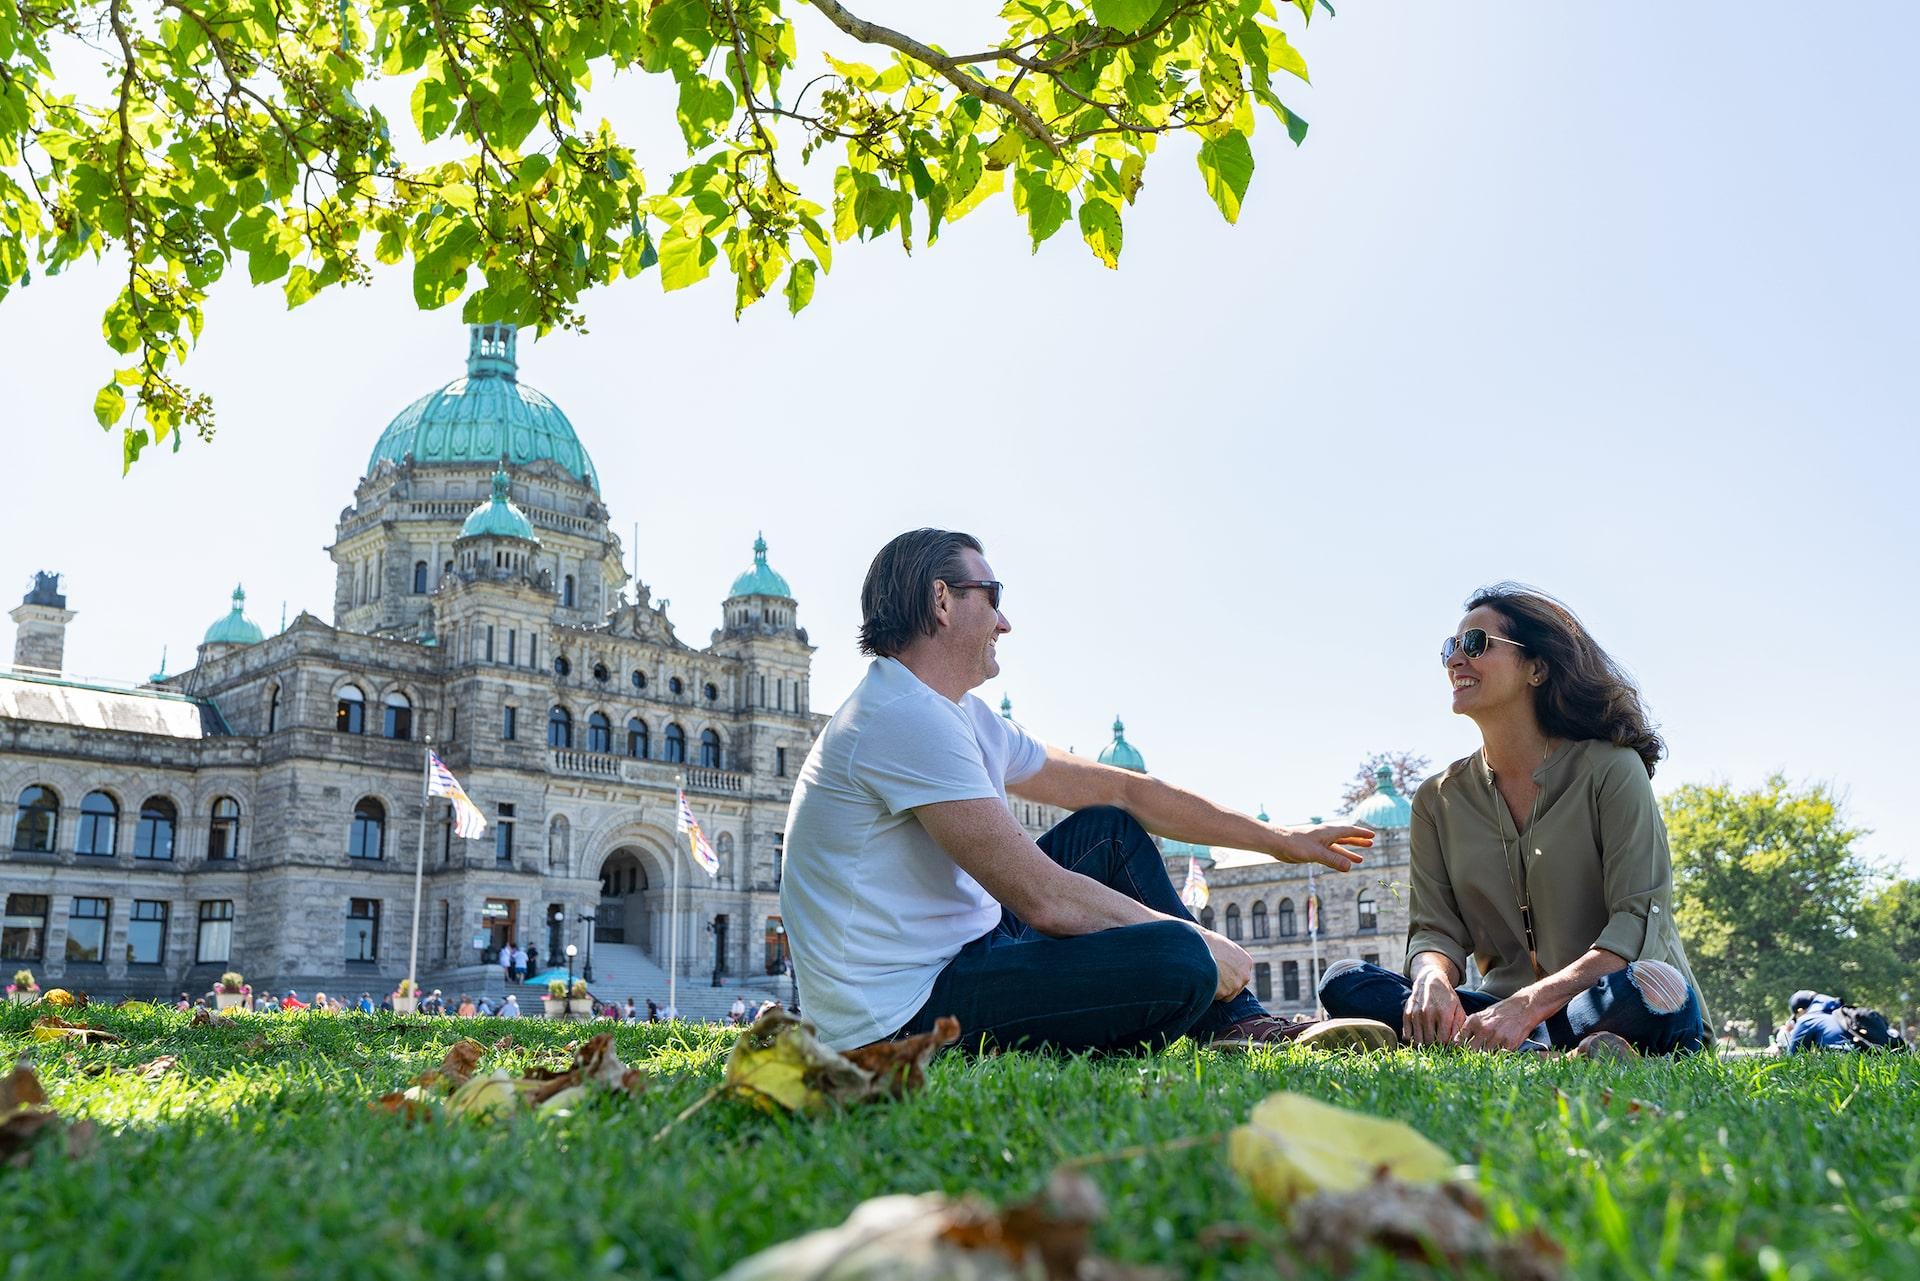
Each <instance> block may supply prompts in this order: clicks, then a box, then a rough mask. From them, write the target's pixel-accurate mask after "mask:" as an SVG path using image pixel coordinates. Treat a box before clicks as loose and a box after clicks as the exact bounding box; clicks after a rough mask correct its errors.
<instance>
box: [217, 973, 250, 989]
mask: <svg viewBox="0 0 1920 1281" xmlns="http://www.w3.org/2000/svg"><path fill="white" fill-rule="evenodd" d="M246 987H247V981H246V979H244V978H242V977H241V976H240V971H238V970H228V971H227V972H226V973H225V974H222V975H221V976H220V990H221V991H222V992H244V991H245V990H246Z"/></svg>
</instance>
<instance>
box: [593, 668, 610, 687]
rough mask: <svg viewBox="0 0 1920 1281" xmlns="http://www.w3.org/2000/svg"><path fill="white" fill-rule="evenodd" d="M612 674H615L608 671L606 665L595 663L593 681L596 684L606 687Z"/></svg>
mask: <svg viewBox="0 0 1920 1281" xmlns="http://www.w3.org/2000/svg"><path fill="white" fill-rule="evenodd" d="M612 674H613V673H611V672H609V671H608V670H607V665H606V664H605V663H595V664H594V665H593V679H594V682H595V683H596V684H599V685H605V684H606V683H607V677H609V676H611V675H612Z"/></svg>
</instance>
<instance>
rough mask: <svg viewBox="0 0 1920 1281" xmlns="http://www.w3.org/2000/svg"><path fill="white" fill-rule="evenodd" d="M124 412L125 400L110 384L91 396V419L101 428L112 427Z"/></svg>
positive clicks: (116, 388) (125, 408)
mask: <svg viewBox="0 0 1920 1281" xmlns="http://www.w3.org/2000/svg"><path fill="white" fill-rule="evenodd" d="M126 412H127V398H126V397H125V396H123V395H121V394H120V389H119V388H118V387H116V386H114V385H113V384H112V383H108V384H107V385H106V386H104V387H102V388H101V389H100V390H99V391H97V392H95V393H94V394H93V417H94V420H95V421H97V422H98V423H99V424H100V425H101V426H102V427H111V426H113V425H114V424H115V423H117V422H119V421H120V417H121V415H122V414H124V413H126Z"/></svg>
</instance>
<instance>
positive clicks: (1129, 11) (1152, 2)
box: [1093, 0, 1160, 36]
mask: <svg viewBox="0 0 1920 1281" xmlns="http://www.w3.org/2000/svg"><path fill="white" fill-rule="evenodd" d="M1159 8H1160V0H1093V16H1094V20H1095V21H1097V22H1098V23H1099V24H1100V25H1101V26H1103V27H1112V28H1113V29H1114V30H1115V31H1118V32H1120V33H1121V34H1122V35H1128V36H1130V35H1132V34H1133V33H1134V32H1136V31H1138V30H1139V29H1140V28H1142V27H1144V26H1146V25H1147V19H1149V18H1151V17H1153V15H1154V14H1155V13H1156V12H1157V11H1158V10H1159Z"/></svg>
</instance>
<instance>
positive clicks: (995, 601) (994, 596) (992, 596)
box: [947, 578, 1007, 609]
mask: <svg viewBox="0 0 1920 1281" xmlns="http://www.w3.org/2000/svg"><path fill="white" fill-rule="evenodd" d="M966 587H982V588H985V589H986V593H987V604H989V605H991V606H993V607H994V608H995V609H999V608H1000V593H1001V592H1003V591H1005V590H1006V588H1007V585H1006V584H1005V583H996V582H994V581H993V580H992V579H990V578H976V579H974V580H973V581H971V582H966V583H948V584H947V590H949V591H955V592H957V591H960V590H961V589H962V588H966Z"/></svg>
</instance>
